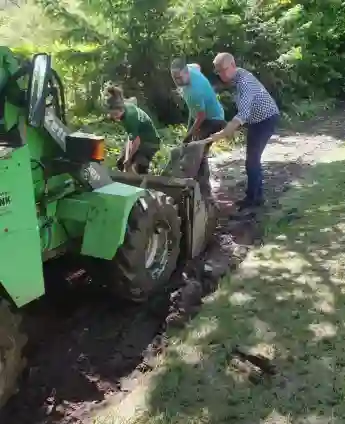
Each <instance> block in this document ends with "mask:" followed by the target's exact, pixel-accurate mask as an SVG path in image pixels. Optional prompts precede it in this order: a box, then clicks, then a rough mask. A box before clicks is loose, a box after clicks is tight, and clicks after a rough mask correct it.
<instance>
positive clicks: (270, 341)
mask: <svg viewBox="0 0 345 424" xmlns="http://www.w3.org/2000/svg"><path fill="white" fill-rule="evenodd" d="M344 191H345V149H339V150H337V151H335V152H333V154H332V156H331V157H329V158H325V159H324V161H323V162H322V163H318V164H317V165H314V166H311V168H310V171H309V173H308V174H307V175H306V177H305V180H304V181H303V182H302V183H301V184H299V185H295V186H294V187H293V188H292V189H291V190H289V191H288V192H287V193H286V194H285V196H284V198H282V200H281V205H282V208H281V209H280V210H277V211H276V212H274V213H272V215H271V216H269V217H268V219H267V223H266V224H267V225H266V227H265V228H266V237H265V245H264V246H263V247H261V248H255V249H253V250H252V251H251V252H250V253H249V255H248V256H247V258H246V259H245V261H244V262H243V263H242V264H241V266H240V268H239V269H238V271H237V272H236V274H232V275H231V276H229V277H227V278H224V279H223V281H222V282H221V284H220V288H219V290H218V291H217V292H216V293H215V294H213V295H211V296H209V297H208V298H207V299H205V304H204V306H203V309H202V311H201V313H200V314H199V315H198V316H197V317H196V318H195V319H194V320H193V321H192V322H190V324H189V325H188V327H187V328H186V329H185V330H183V331H182V332H179V333H176V334H172V335H171V341H170V347H169V348H168V352H167V354H166V355H165V357H164V358H162V363H161V365H160V366H159V367H158V369H157V370H156V371H155V372H154V373H153V374H152V376H151V377H150V378H149V381H148V383H147V385H146V386H145V387H144V389H145V399H144V400H143V397H142V396H139V397H136V395H135V394H134V395H133V397H132V398H130V400H129V403H130V405H131V408H132V410H133V411H135V412H131V414H127V418H128V420H125V419H124V418H121V419H120V416H119V413H118V412H119V410H118V411H117V412H114V413H112V412H110V414H109V415H107V416H106V417H103V418H102V417H100V418H99V419H98V420H96V421H95V422H96V423H97V424H98V423H99V424H115V423H116V424H117V423H120V422H122V423H124V422H127V423H131V424H134V423H135V424H186V423H187V424H194V423H200V424H201V423H212V424H229V423H234V424H235V423H236V424H259V423H260V424H268V423H271V424H285V423H286V424H287V423H291V424H302V423H303V424H306V423H310V424H331V423H332V424H340V423H345V278H344V276H345V252H344V250H345V195H344ZM234 345H240V346H244V347H246V348H248V349H250V350H252V351H255V352H256V353H257V352H260V353H264V354H265V355H268V356H269V357H271V358H272V359H274V362H275V364H276V365H277V368H278V371H279V372H278V375H277V376H274V377H271V378H263V379H261V380H258V379H255V380H253V374H252V370H250V369H248V368H247V367H246V368H243V369H242V368H239V367H238V364H237V363H235V361H234V359H233V357H232V355H231V350H232V347H233V346H234ZM142 391H143V388H142V390H141V393H142ZM139 398H140V401H139ZM130 415H132V416H130ZM133 415H135V417H134V416H133Z"/></svg>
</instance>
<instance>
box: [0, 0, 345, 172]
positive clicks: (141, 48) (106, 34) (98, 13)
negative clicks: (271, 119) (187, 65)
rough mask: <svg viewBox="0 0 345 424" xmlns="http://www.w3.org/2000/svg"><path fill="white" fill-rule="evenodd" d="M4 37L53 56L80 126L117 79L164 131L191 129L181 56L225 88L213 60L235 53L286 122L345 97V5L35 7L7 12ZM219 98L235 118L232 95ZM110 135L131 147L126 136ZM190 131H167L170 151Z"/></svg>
mask: <svg viewBox="0 0 345 424" xmlns="http://www.w3.org/2000/svg"><path fill="white" fill-rule="evenodd" d="M19 28H20V30H18V29H19ZM0 35H1V38H2V40H3V43H5V44H7V45H10V46H11V47H16V48H17V52H18V53H20V54H22V55H23V56H27V55H31V54H32V53H35V52H37V51H42V50H45V51H48V52H51V53H52V54H53V60H54V67H55V68H56V70H57V71H58V72H59V73H60V75H61V76H62V79H63V81H64V84H65V88H66V94H67V102H68V105H69V111H70V118H71V119H72V120H73V121H76V120H77V119H78V118H81V117H82V118H83V119H84V120H85V117H88V116H91V117H92V115H93V114H98V115H99V112H98V102H99V95H100V91H101V88H102V86H103V84H104V82H105V81H108V80H112V81H115V82H116V83H118V84H121V85H122V86H123V87H124V90H125V95H126V97H130V96H136V97H137V99H138V104H139V105H140V107H142V108H143V109H145V110H147V111H148V112H149V114H150V115H151V116H152V117H153V119H154V120H155V121H156V123H157V125H158V126H159V125H160V124H163V125H175V124H180V123H181V122H185V121H186V108H185V105H184V103H183V101H181V99H180V98H179V96H178V95H177V94H176V92H175V90H174V86H173V83H172V80H171V77H170V72H169V65H170V61H171V58H172V56H175V55H184V56H186V57H187V59H188V60H190V61H193V62H198V63H199V64H200V65H201V67H202V70H203V72H204V73H205V74H206V75H207V76H208V77H209V78H210V79H211V81H213V82H214V83H216V82H217V80H216V78H215V76H214V75H213V73H212V59H213V57H214V55H215V54H216V53H217V52H219V51H230V52H232V53H233V54H234V56H235V57H236V59H237V62H238V64H239V65H240V66H243V67H246V68H247V69H249V70H251V71H252V72H254V73H255V74H256V75H257V76H259V78H260V79H261V81H262V82H263V83H264V84H265V86H266V87H267V88H268V89H269V90H270V91H271V92H272V93H273V95H274V97H275V98H276V99H277V101H278V103H279V105H280V107H281V109H282V111H283V116H284V117H285V118H291V117H292V116H296V115H297V116H300V117H307V116H310V115H312V114H313V113H314V112H315V110H318V109H320V108H325V107H328V106H329V102H328V101H325V99H329V98H336V97H342V96H343V95H344V91H345V89H344V82H343V81H344V80H345V78H344V77H345V67H344V65H343V63H344V55H345V2H344V1H343V0H330V1H328V2H326V1H321V0H308V1H306V0H300V1H297V0H212V1H209V0H69V1H68V0H61V1H59V2H57V1H56V0H29V1H28V3H27V4H24V5H22V6H21V8H20V9H18V8H15V9H14V10H12V11H10V12H7V11H6V13H4V12H3V13H0ZM57 40H59V41H57ZM220 97H221V100H222V103H223V104H224V106H225V108H226V117H227V118H228V119H231V117H232V116H233V113H234V104H233V101H232V94H231V92H230V95H229V94H226V93H222V94H221V95H220ZM86 120H87V119H86ZM181 128H182V129H181ZM102 129H104V130H106V128H103V127H102ZM108 131H109V134H110V133H112V134H113V133H114V132H115V133H116V134H115V135H113V138H114V140H118V142H116V143H120V144H121V143H123V138H121V136H120V135H119V134H121V130H120V129H119V130H118V129H116V131H115V130H114V127H111V128H108ZM181 131H185V129H184V128H183V127H177V129H176V130H173V131H172V130H171V129H168V130H166V132H167V133H169V135H167V134H165V135H164V140H165V145H166V146H171V145H174V144H176V140H177V139H179V138H181V137H180V132H181ZM109 137H110V135H109ZM110 138H111V137H110ZM116 143H115V145H116V146H117V147H116V146H115V145H114V146H115V147H114V149H115V150H116V149H118V146H119V145H120V144H116ZM116 151H117V150H116ZM113 152H114V151H113ZM162 155H163V156H164V159H163V158H160V159H159V160H162V161H163V162H164V161H166V158H165V153H162ZM159 160H158V159H157V161H159ZM155 163H158V162H155ZM155 166H156V165H155Z"/></svg>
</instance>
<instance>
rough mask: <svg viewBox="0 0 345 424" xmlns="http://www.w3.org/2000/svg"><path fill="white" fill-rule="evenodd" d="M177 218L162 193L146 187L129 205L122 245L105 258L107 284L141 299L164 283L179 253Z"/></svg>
mask: <svg viewBox="0 0 345 424" xmlns="http://www.w3.org/2000/svg"><path fill="white" fill-rule="evenodd" d="M180 241H181V219H180V217H179V215H178V208H177V205H176V204H175V203H174V201H173V199H172V198H170V197H168V196H167V195H166V194H164V193H160V192H156V191H154V192H153V191H148V192H147V194H146V195H145V196H144V197H142V198H140V199H139V200H138V201H137V203H136V204H135V205H134V207H133V208H132V211H131V213H130V216H129V220H128V226H127V232H126V236H125V240H124V243H123V245H122V246H121V247H120V248H119V249H118V251H117V253H116V255H115V257H114V259H113V260H112V261H111V262H108V264H107V265H108V272H107V281H108V287H110V288H111V289H113V290H114V291H115V292H116V293H117V294H118V295H120V296H121V297H122V298H126V299H128V300H130V301H132V302H136V303H143V302H145V301H147V300H148V299H149V297H150V296H151V295H152V294H154V293H156V292H157V291H160V290H164V289H166V285H167V283H168V281H169V279H170V277H171V275H172V273H173V272H174V270H175V269H176V265H177V260H178V257H179V254H180Z"/></svg>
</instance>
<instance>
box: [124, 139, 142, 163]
mask: <svg viewBox="0 0 345 424" xmlns="http://www.w3.org/2000/svg"><path fill="white" fill-rule="evenodd" d="M140 141H141V140H140V137H139V136H137V137H135V138H134V139H133V140H131V139H130V138H128V141H127V143H129V155H128V158H127V161H128V162H130V160H131V159H132V157H133V155H134V154H135V153H136V152H137V151H138V149H139V146H140Z"/></svg>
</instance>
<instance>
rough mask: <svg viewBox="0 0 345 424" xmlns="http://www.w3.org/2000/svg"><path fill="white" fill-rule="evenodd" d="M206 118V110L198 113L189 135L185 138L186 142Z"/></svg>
mask: <svg viewBox="0 0 345 424" xmlns="http://www.w3.org/2000/svg"><path fill="white" fill-rule="evenodd" d="M205 118H206V113H205V112H203V111H202V112H198V113H197V115H196V118H195V120H194V123H193V125H192V126H191V128H190V129H189V131H188V133H187V135H186V136H185V138H184V143H186V142H187V140H189V139H190V137H192V136H193V135H194V134H195V133H196V132H197V131H198V130H199V128H200V126H201V124H202V123H203V122H204V121H205Z"/></svg>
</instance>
